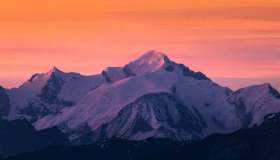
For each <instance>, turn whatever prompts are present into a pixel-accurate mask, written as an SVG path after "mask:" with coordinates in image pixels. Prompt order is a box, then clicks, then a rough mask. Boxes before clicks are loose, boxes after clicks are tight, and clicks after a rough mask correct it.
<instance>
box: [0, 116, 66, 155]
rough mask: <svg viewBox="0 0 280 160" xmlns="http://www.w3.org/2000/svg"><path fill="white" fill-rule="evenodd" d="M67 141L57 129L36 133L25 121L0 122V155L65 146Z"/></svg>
mask: <svg viewBox="0 0 280 160" xmlns="http://www.w3.org/2000/svg"><path fill="white" fill-rule="evenodd" d="M67 144H68V139H67V137H65V136H64V135H63V134H62V133H61V132H60V131H59V130H58V129H57V128H49V129H46V130H41V131H36V130H35V129H34V127H33V126H32V125H31V124H30V123H29V122H27V121H24V120H16V121H12V122H9V121H6V120H0V155H2V156H9V155H15V154H19V153H23V152H31V151H35V150H39V149H42V148H44V147H46V146H49V145H67Z"/></svg>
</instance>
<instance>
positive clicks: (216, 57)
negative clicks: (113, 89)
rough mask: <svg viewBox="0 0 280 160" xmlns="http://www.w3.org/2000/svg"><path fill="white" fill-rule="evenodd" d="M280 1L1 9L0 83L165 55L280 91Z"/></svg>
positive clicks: (61, 2)
mask: <svg viewBox="0 0 280 160" xmlns="http://www.w3.org/2000/svg"><path fill="white" fill-rule="evenodd" d="M279 40H280V1H279V0H211V1H205V0H153V1H151V0H141V1H136V0H122V1H120V0H94V1H93V0H48V1H38V0H24V1H23V0H9V1H2V2H1V5H0V84H1V85H3V86H4V87H8V88H10V87H16V86H19V85H20V84H21V83H22V82H24V81H25V80H26V79H28V78H29V77H30V76H31V75H32V74H34V73H38V72H39V73H41V72H47V71H48V70H50V68H51V67H52V66H56V67H58V68H60V69H61V70H63V71H66V72H69V71H75V72H80V73H83V74H86V75H89V74H96V73H100V72H101V71H102V70H103V69H104V68H106V67H108V66H121V65H123V64H126V63H128V62H129V61H131V60H133V59H135V58H137V57H138V56H140V55H141V54H143V53H145V52H147V51H149V50H157V51H161V52H164V53H166V55H167V56H168V57H169V58H170V59H172V60H174V61H176V62H178V63H184V64H185V65H187V66H189V67H190V68H192V69H193V70H195V71H202V72H203V73H205V74H206V75H208V77H210V78H212V79H213V80H214V81H216V82H218V83H220V84H222V85H224V86H229V87H231V88H233V89H237V88H240V87H244V86H246V85H251V84H255V83H264V82H271V83H273V85H274V86H276V87H278V88H279V89H280V85H279V84H280V61H279V60H280V52H279V51H280V41H279Z"/></svg>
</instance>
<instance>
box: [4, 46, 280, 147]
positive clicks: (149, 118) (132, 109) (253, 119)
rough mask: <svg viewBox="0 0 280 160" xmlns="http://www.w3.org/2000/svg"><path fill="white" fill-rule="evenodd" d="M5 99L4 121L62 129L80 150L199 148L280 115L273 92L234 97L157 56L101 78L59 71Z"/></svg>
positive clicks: (279, 99)
mask: <svg viewBox="0 0 280 160" xmlns="http://www.w3.org/2000/svg"><path fill="white" fill-rule="evenodd" d="M0 99H1V102H0V115H1V116H2V117H3V118H5V119H8V120H9V121H12V120H18V119H25V120H26V121H28V122H29V123H32V125H33V126H34V127H35V128H36V130H38V131H40V130H43V129H48V128H52V127H58V128H59V130H60V131H61V132H63V133H64V134H65V135H67V137H68V138H69V140H71V142H72V143H73V144H89V143H92V142H95V141H99V140H104V139H111V138H120V139H125V140H137V141H140V140H145V139H148V138H169V139H173V140H179V141H191V140H199V139H203V138H205V137H207V136H209V135H211V134H214V133H230V132H234V131H237V130H239V129H241V128H251V127H253V126H259V125H260V124H261V123H262V122H263V119H264V117H265V116H266V115H268V114H271V113H277V112H280V95H279V93H278V91H277V90H276V89H274V88H273V87H272V86H271V85H270V84H262V85H255V86H250V87H247V88H243V89H240V90H238V91H232V90H231V89H229V88H227V87H222V86H220V85H218V84H216V83H215V82H213V81H212V80H211V79H210V78H208V77H207V76H206V75H204V74H203V73H201V72H195V71H192V70H191V69H190V68H189V67H187V66H185V65H183V64H179V63H176V62H174V61H172V60H171V59H169V58H168V57H167V56H166V55H165V54H163V53H160V52H156V51H150V52H148V53H145V54H144V55H142V56H141V57H139V58H138V59H136V60H134V61H132V62H130V63H128V64H126V65H124V66H122V67H108V68H107V69H105V70H103V71H101V73H100V74H97V75H90V76H84V75H81V74H79V73H73V72H71V73H66V72H63V71H61V70H59V69H58V68H55V67H54V68H53V69H51V70H50V71H49V72H47V73H39V74H34V76H32V77H31V78H30V79H29V80H28V81H26V82H25V83H24V84H23V85H22V86H20V87H19V88H13V89H1V90H0Z"/></svg>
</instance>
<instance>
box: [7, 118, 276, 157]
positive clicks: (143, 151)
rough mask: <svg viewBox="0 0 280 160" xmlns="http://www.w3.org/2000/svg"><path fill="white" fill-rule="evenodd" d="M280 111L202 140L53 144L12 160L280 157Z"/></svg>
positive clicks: (117, 140)
mask: <svg viewBox="0 0 280 160" xmlns="http://www.w3.org/2000/svg"><path fill="white" fill-rule="evenodd" d="M279 137H280V114H271V115H268V116H267V117H266V119H265V121H264V122H263V123H262V124H261V125H260V126H259V127H256V128H251V129H243V130H239V131H236V132H234V133H231V134H215V135H212V136H209V137H207V138H206V139H204V140H202V141H198V142H190V141H189V142H187V141H181V142H179V141H172V140H167V139H157V140H156V139H150V140H145V141H127V140H120V139H111V140H108V141H103V142H98V143H95V144H91V145H87V146H74V147H49V148H46V149H44V150H42V151H37V152H33V153H27V154H22V155H19V156H16V157H12V158H9V159H8V160H29V159H32V158H35V159H42V160H51V159H67V160H72V159H73V160H74V159H83V160H90V159H96V160H111V159H122V160H131V159H133V160H143V159H145V160H154V159H161V160H174V159H176V160H185V159H195V160H224V159H226V160H248V159H253V160H278V159H279V158H280V138H279Z"/></svg>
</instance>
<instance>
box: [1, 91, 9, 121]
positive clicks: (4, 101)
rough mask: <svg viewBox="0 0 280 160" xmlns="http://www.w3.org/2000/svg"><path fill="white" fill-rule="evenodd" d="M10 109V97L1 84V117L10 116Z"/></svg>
mask: <svg viewBox="0 0 280 160" xmlns="http://www.w3.org/2000/svg"><path fill="white" fill-rule="evenodd" d="M9 109H10V99H9V96H8V94H7V92H6V90H5V89H4V88H2V87H1V86H0V118H1V117H5V116H8V114H9Z"/></svg>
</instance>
